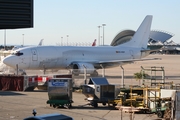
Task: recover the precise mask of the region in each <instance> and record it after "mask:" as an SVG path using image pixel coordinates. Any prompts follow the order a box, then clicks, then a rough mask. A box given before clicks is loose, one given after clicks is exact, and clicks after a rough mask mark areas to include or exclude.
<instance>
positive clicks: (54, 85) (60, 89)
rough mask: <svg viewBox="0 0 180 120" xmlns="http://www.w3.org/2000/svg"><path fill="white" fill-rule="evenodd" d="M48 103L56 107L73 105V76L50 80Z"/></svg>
mask: <svg viewBox="0 0 180 120" xmlns="http://www.w3.org/2000/svg"><path fill="white" fill-rule="evenodd" d="M48 97H49V100H47V102H46V103H47V104H50V106H52V107H54V108H56V107H67V108H71V107H72V103H73V100H72V79H71V78H52V79H50V80H49V81H48Z"/></svg>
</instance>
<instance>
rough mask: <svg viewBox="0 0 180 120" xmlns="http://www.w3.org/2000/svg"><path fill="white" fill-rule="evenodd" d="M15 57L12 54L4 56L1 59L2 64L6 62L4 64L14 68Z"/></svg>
mask: <svg viewBox="0 0 180 120" xmlns="http://www.w3.org/2000/svg"><path fill="white" fill-rule="evenodd" d="M15 61H16V60H15V58H14V57H13V56H8V57H5V58H4V59H3V63H4V64H6V65H8V66H10V67H13V68H15V66H16V63H15Z"/></svg>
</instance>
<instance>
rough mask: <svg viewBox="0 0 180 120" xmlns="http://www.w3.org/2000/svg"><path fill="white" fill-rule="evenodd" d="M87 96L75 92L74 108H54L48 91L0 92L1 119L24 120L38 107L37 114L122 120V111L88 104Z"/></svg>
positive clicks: (141, 118)
mask: <svg viewBox="0 0 180 120" xmlns="http://www.w3.org/2000/svg"><path fill="white" fill-rule="evenodd" d="M84 98H85V96H84V95H83V94H81V93H75V92H74V93H73V101H74V103H72V106H73V107H72V108H71V109H67V108H53V107H50V106H49V104H46V101H47V100H48V94H47V92H42V91H41V92H35V91H34V92H10V91H4V92H3V91H1V92H0V120H22V119H23V118H26V117H29V116H32V110H33V109H36V111H37V115H42V114H51V113H60V114H65V115H68V116H71V117H73V118H74V120H121V111H119V110H116V109H114V108H109V107H108V106H102V105H101V104H99V106H98V108H93V107H92V106H89V105H86V104H87V103H88V102H87V101H85V100H84ZM134 117H135V119H134V120H153V119H157V117H156V115H154V114H135V115H134ZM122 120H130V114H129V113H124V112H123V114H122Z"/></svg>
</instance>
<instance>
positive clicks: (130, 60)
mask: <svg viewBox="0 0 180 120" xmlns="http://www.w3.org/2000/svg"><path fill="white" fill-rule="evenodd" d="M145 60H161V58H143V59H126V60H111V61H98V63H99V64H103V63H106V64H107V63H121V62H135V61H145Z"/></svg>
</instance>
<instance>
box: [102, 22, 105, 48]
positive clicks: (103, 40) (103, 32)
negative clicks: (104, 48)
mask: <svg viewBox="0 0 180 120" xmlns="http://www.w3.org/2000/svg"><path fill="white" fill-rule="evenodd" d="M104 26H106V24H102V27H103V45H104Z"/></svg>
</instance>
